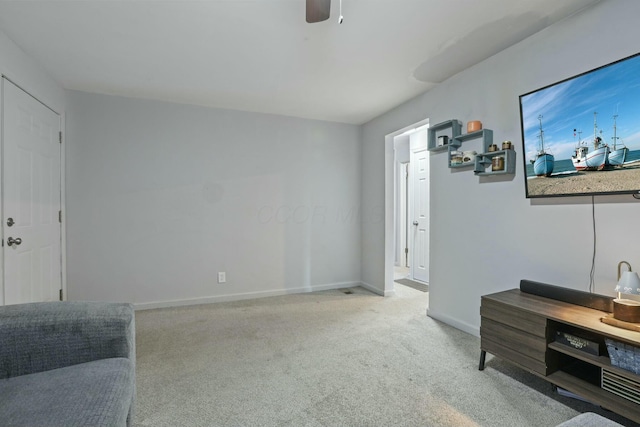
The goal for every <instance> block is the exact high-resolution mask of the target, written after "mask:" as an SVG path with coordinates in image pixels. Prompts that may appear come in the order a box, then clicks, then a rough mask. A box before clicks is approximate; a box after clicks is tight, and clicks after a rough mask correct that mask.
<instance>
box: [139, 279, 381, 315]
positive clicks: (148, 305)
mask: <svg viewBox="0 0 640 427" xmlns="http://www.w3.org/2000/svg"><path fill="white" fill-rule="evenodd" d="M356 286H362V287H365V288H366V286H364V285H363V284H362V283H361V282H341V283H329V284H325V285H316V286H310V287H300V288H288V289H274V290H269V291H258V292H245V293H238V294H227V295H215V296H208V297H198V298H186V299H179V300H170V301H153V302H140V303H134V304H133V306H134V307H135V309H136V310H151V309H154V308H167V307H180V306H186V305H198V304H213V303H216V302H228V301H241V300H246V299H255V298H265V297H275V296H281V295H290V294H302V293H308V292H317V291H327V290H330V289H342V288H352V287H356ZM374 292H375V291H374Z"/></svg>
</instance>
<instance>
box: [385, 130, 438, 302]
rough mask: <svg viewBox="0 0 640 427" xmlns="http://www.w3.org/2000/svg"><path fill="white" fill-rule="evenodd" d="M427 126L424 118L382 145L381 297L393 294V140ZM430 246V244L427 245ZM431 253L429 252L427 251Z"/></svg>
mask: <svg viewBox="0 0 640 427" xmlns="http://www.w3.org/2000/svg"><path fill="white" fill-rule="evenodd" d="M428 124H429V119H428V118H426V119H424V120H421V121H419V122H417V123H414V124H412V125H410V126H406V127H404V128H402V129H399V130H397V131H395V132H392V133H390V134H388V135H386V136H385V143H384V164H385V168H384V169H385V174H384V291H383V295H385V296H387V295H393V294H394V293H395V287H394V284H393V270H394V264H395V263H394V260H395V253H394V246H395V242H394V240H395V231H394V228H395V224H394V222H395V221H394V219H395V213H394V205H395V153H394V145H393V144H394V139H395V137H397V136H399V135H401V134H403V133H408V132H411V131H413V130H415V129H416V128H419V127H422V126H425V125H428ZM429 246H431V244H429ZM429 253H431V250H430V251H429Z"/></svg>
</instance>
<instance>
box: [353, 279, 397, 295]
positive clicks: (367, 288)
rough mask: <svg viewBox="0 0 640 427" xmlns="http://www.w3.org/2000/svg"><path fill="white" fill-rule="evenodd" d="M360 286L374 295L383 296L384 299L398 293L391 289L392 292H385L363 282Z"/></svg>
mask: <svg viewBox="0 0 640 427" xmlns="http://www.w3.org/2000/svg"><path fill="white" fill-rule="evenodd" d="M360 286H362V287H363V288H365V289H366V290H368V291H371V292H373V293H374V294H377V295H380V296H383V297H390V296H393V295H395V294H396V291H395V290H393V289H391V290H387V291H383V290H382V289H378V288H377V287H375V286H373V285H370V284H369V283H366V282H361V283H360Z"/></svg>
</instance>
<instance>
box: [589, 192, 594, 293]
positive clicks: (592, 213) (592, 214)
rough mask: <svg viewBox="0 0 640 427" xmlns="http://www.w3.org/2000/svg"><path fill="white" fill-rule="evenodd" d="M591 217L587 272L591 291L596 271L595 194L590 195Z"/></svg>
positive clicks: (590, 290) (591, 290)
mask: <svg viewBox="0 0 640 427" xmlns="http://www.w3.org/2000/svg"><path fill="white" fill-rule="evenodd" d="M591 218H592V221H593V256H592V258H591V272H590V273H589V292H591V293H593V288H594V286H595V281H594V276H595V272H596V203H595V196H593V195H592V196H591Z"/></svg>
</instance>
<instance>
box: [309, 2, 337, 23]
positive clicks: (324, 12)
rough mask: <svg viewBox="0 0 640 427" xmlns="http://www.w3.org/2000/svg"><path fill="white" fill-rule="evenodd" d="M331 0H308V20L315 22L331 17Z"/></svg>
mask: <svg viewBox="0 0 640 427" xmlns="http://www.w3.org/2000/svg"><path fill="white" fill-rule="evenodd" d="M330 12H331V0H307V22H308V23H310V24H313V23H315V22H322V21H326V20H327V19H329V14H330Z"/></svg>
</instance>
